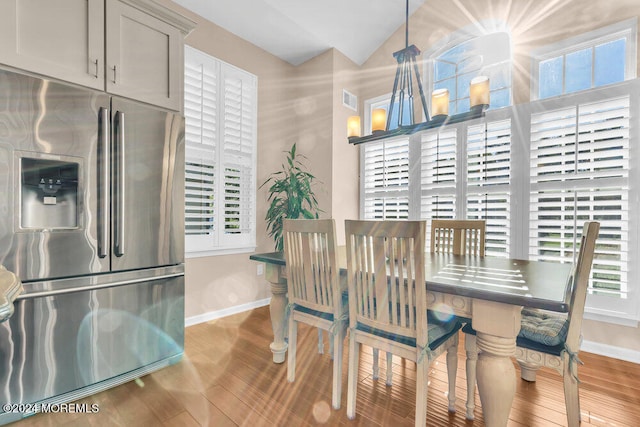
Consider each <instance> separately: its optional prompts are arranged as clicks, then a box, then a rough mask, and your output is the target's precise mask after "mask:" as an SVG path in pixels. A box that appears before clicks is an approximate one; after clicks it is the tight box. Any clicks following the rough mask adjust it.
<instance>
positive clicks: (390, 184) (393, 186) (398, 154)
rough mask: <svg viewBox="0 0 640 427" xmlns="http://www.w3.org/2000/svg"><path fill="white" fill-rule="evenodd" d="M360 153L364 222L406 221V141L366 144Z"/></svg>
mask: <svg viewBox="0 0 640 427" xmlns="http://www.w3.org/2000/svg"><path fill="white" fill-rule="evenodd" d="M362 152H363V160H362V163H363V176H362V181H363V187H364V188H363V194H364V198H363V208H362V211H363V215H362V216H363V218H364V219H408V218H409V140H408V139H406V138H401V139H393V140H385V141H379V142H374V143H370V144H366V145H365V146H363V147H362Z"/></svg>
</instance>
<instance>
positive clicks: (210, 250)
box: [185, 46, 258, 258]
mask: <svg viewBox="0 0 640 427" xmlns="http://www.w3.org/2000/svg"><path fill="white" fill-rule="evenodd" d="M187 55H192V57H198V58H201V59H202V60H206V61H210V65H213V64H215V65H214V67H215V69H216V74H217V76H216V78H217V89H216V94H217V99H216V100H215V103H216V105H217V108H216V133H217V140H216V143H217V144H218V145H219V146H217V147H215V160H214V163H215V164H216V165H217V170H216V179H215V186H216V192H215V196H216V198H217V200H216V201H217V202H218V204H217V205H216V208H215V210H216V215H215V217H214V218H215V222H216V227H215V233H214V234H213V235H211V236H210V243H206V244H205V245H202V240H205V238H204V236H195V237H196V238H199V239H198V240H200V242H198V243H197V247H196V248H195V249H194V248H193V244H190V243H189V236H187V235H185V257H186V258H199V257H207V256H215V255H229V254H241V253H249V252H253V251H255V249H256V197H257V194H256V188H257V186H256V182H257V176H256V170H257V122H258V117H257V106H258V90H257V87H258V79H257V77H256V76H255V75H253V74H251V73H248V72H247V71H244V70H242V69H240V68H238V67H235V66H234V65H231V64H228V63H226V62H224V61H221V60H219V59H217V58H214V57H212V56H210V55H208V54H206V53H204V52H202V51H199V50H197V49H195V48H193V47H191V46H185V61H186V60H187ZM226 74H238V75H241V76H243V79H245V78H246V79H247V81H249V82H250V84H251V85H252V86H253V90H252V91H251V93H250V98H251V99H250V101H251V106H250V108H251V111H249V114H250V116H251V117H252V121H253V123H252V125H251V126H252V128H251V135H252V138H251V139H252V141H251V144H252V154H251V157H252V158H251V160H250V162H249V163H250V169H251V171H252V172H251V174H252V176H251V188H249V189H248V190H247V194H249V195H250V197H251V200H250V203H249V210H250V211H251V214H250V218H249V224H250V225H249V227H250V231H249V233H246V234H245V233H243V234H242V235H240V236H238V238H235V236H233V237H230V238H226V239H225V238H223V237H222V236H223V235H224V220H223V219H222V218H224V201H223V199H224V182H223V179H222V178H221V175H222V174H223V173H224V167H223V166H224V164H225V162H224V160H223V155H224V147H223V145H222V144H223V135H222V133H223V132H224V123H223V120H224V118H223V117H222V116H223V112H224V108H223V107H224V99H223V90H224V83H223V79H224V76H225V75H226ZM185 145H186V144H185ZM185 159H186V160H188V159H189V147H187V146H186V147H185ZM190 246H192V247H191V248H190Z"/></svg>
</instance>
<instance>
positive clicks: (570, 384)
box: [562, 356, 581, 427]
mask: <svg viewBox="0 0 640 427" xmlns="http://www.w3.org/2000/svg"><path fill="white" fill-rule="evenodd" d="M563 362H564V369H563V374H562V382H563V383H564V402H565V405H566V410H567V422H568V426H569V427H577V426H578V425H579V424H580V418H581V417H580V395H579V391H578V381H576V379H575V378H574V376H573V375H572V373H571V368H570V366H569V358H568V356H564V357H563ZM576 374H577V372H576Z"/></svg>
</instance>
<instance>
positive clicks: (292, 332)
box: [287, 313, 298, 383]
mask: <svg viewBox="0 0 640 427" xmlns="http://www.w3.org/2000/svg"><path fill="white" fill-rule="evenodd" d="M297 340H298V323H297V322H296V321H295V320H294V319H293V313H291V315H290V316H289V351H288V352H287V353H288V355H287V380H288V381H289V382H290V383H292V382H294V381H295V379H296V344H297Z"/></svg>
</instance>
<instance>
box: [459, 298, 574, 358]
mask: <svg viewBox="0 0 640 427" xmlns="http://www.w3.org/2000/svg"><path fill="white" fill-rule="evenodd" d="M568 330H569V321H568V319H566V318H564V317H560V316H554V315H553V314H548V313H546V312H544V311H539V310H531V309H526V308H525V309H523V310H522V322H521V325H520V334H518V338H517V340H516V341H517V345H518V347H525V348H529V349H532V350H536V351H541V352H543V353H549V354H554V355H556V356H559V355H560V351H562V349H563V348H564V342H565V340H566V339H567V332H568ZM462 332H464V333H465V334H471V335H475V334H476V331H475V329H473V328H472V327H471V324H470V323H467V324H465V325H464V327H463V328H462Z"/></svg>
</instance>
